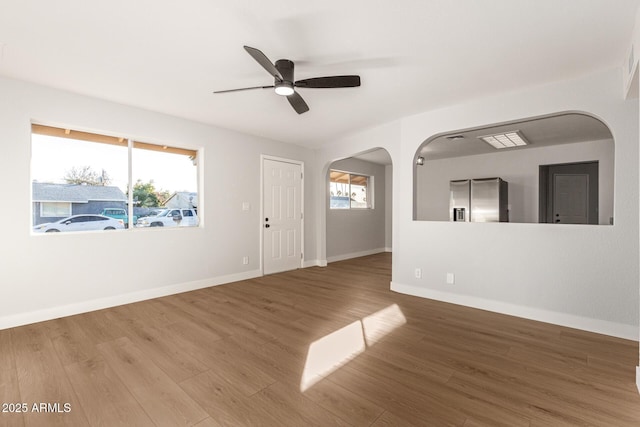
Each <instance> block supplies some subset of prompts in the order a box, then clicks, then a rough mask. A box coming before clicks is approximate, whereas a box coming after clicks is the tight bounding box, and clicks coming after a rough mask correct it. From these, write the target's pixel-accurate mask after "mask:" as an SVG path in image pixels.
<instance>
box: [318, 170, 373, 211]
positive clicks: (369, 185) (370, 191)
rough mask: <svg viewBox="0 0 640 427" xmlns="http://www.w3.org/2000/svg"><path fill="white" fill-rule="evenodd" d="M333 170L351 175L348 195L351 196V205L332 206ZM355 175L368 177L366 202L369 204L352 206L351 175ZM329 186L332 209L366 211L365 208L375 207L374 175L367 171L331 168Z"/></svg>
mask: <svg viewBox="0 0 640 427" xmlns="http://www.w3.org/2000/svg"><path fill="white" fill-rule="evenodd" d="M331 172H339V173H344V174H347V175H348V176H349V183H348V184H347V185H348V186H349V191H348V193H347V194H348V196H349V207H344V208H334V207H331V182H332V181H331ZM353 175H355V176H363V177H366V178H367V194H366V203H367V206H365V207H357V206H355V207H354V206H352V203H351V177H352V176H353ZM328 186H329V209H330V210H335V211H349V210H356V211H364V210H373V209H375V206H374V200H373V193H374V192H373V176H372V175H368V174H366V173H359V172H353V171H345V170H340V169H329V182H328Z"/></svg>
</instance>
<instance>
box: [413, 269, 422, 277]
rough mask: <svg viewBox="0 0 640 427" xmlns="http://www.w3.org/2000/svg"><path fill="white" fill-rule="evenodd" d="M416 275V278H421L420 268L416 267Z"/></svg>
mask: <svg viewBox="0 0 640 427" xmlns="http://www.w3.org/2000/svg"><path fill="white" fill-rule="evenodd" d="M414 274H415V275H416V279H421V278H422V269H421V268H416V271H415V273H414Z"/></svg>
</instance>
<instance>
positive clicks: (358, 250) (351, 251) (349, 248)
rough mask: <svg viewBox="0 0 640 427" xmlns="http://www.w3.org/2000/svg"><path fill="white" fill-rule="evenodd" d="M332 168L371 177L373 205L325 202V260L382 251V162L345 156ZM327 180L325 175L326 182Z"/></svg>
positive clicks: (383, 171)
mask: <svg viewBox="0 0 640 427" xmlns="http://www.w3.org/2000/svg"><path fill="white" fill-rule="evenodd" d="M331 169H337V170H341V171H345V172H352V173H356V174H362V175H368V176H371V177H373V192H374V194H373V202H374V209H329V206H327V208H326V215H327V261H328V262H333V261H339V260H343V259H348V258H355V257H357V256H363V255H365V254H371V253H377V252H383V251H384V250H385V244H386V242H385V237H386V233H385V227H386V220H385V213H386V210H385V207H386V198H385V189H386V179H385V166H384V165H380V164H376V163H371V162H366V161H364V160H360V159H354V158H348V159H344V160H338V161H336V162H334V163H333V164H331ZM328 182H329V176H328V175H327V176H326V180H325V183H328ZM327 197H328V196H327Z"/></svg>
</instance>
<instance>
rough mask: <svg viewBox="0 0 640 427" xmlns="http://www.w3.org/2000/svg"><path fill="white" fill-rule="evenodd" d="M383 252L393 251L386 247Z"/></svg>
mask: <svg viewBox="0 0 640 427" xmlns="http://www.w3.org/2000/svg"><path fill="white" fill-rule="evenodd" d="M384 251H385V252H393V249H392V248H390V247H388V246H387V247H386V248H384Z"/></svg>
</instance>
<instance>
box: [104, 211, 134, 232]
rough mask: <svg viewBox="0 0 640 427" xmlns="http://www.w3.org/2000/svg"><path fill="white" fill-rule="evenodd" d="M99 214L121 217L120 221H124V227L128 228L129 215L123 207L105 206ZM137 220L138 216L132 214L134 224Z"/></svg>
mask: <svg viewBox="0 0 640 427" xmlns="http://www.w3.org/2000/svg"><path fill="white" fill-rule="evenodd" d="M101 215H104V216H108V217H109V218H113V219H121V220H122V222H123V223H124V228H129V215H128V214H127V211H126V210H125V209H122V208H105V209H103V210H102V213H101ZM137 220H138V217H137V216H136V215H133V218H132V222H133V224H134V225H135V223H136V221H137Z"/></svg>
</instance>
